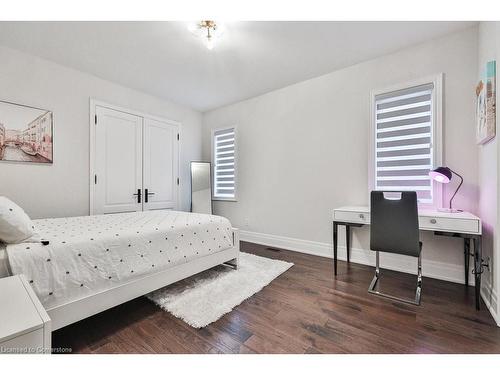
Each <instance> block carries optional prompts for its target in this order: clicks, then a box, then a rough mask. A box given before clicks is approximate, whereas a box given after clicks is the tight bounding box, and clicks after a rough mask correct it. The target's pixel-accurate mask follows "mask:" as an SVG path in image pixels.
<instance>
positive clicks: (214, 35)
mask: <svg viewBox="0 0 500 375" xmlns="http://www.w3.org/2000/svg"><path fill="white" fill-rule="evenodd" d="M188 28H189V31H191V32H193V33H194V34H197V35H198V36H200V37H202V38H203V39H204V40H205V45H206V47H207V48H208V49H209V50H211V49H213V48H214V45H215V41H216V39H218V38H219V37H220V36H221V34H222V31H223V28H222V27H221V25H220V24H217V23H216V22H215V21H211V20H205V21H200V22H197V23H190V24H189V26H188Z"/></svg>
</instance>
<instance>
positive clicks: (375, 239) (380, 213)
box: [368, 191, 422, 305]
mask: <svg viewBox="0 0 500 375" xmlns="http://www.w3.org/2000/svg"><path fill="white" fill-rule="evenodd" d="M370 206H371V210H370V216H371V219H370V221H371V225H370V249H371V250H373V251H375V252H376V269H375V276H374V277H373V280H372V282H371V284H370V287H369V288H368V292H370V293H373V294H376V295H379V296H382V297H386V298H391V299H395V300H397V301H401V302H406V303H411V304H414V305H420V294H421V291H422V242H420V241H419V229H418V209H417V193H416V192H414V191H401V192H392V191H391V192H388V191H387V192H384V191H372V192H371V197H370ZM381 251H382V252H386V253H394V254H401V255H408V256H412V257H416V258H418V271H417V290H416V294H415V300H407V299H403V298H399V297H395V296H392V295H389V294H385V293H383V292H381V291H378V290H375V287H376V285H377V282H378V280H379V277H380V262H379V252H381Z"/></svg>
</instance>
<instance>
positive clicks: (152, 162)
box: [143, 118, 179, 210]
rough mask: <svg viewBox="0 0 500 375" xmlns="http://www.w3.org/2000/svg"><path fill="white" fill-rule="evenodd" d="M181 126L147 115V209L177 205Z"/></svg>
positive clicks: (144, 162)
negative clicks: (179, 134)
mask: <svg viewBox="0 0 500 375" xmlns="http://www.w3.org/2000/svg"><path fill="white" fill-rule="evenodd" d="M178 132H179V126H178V125H177V124H172V123H168V122H163V121H159V120H156V119H151V118H145V119H144V146H143V150H144V153H143V155H144V159H143V165H144V174H143V186H144V210H157V209H177V200H178V181H177V178H178V176H179V140H178Z"/></svg>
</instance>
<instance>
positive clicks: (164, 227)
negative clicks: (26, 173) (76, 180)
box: [6, 210, 232, 309]
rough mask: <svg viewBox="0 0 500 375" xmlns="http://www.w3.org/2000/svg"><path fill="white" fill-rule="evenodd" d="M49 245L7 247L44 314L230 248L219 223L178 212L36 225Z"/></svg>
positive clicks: (225, 226)
mask: <svg viewBox="0 0 500 375" xmlns="http://www.w3.org/2000/svg"><path fill="white" fill-rule="evenodd" d="M34 222H35V226H36V231H37V232H38V233H39V234H40V235H41V238H42V239H44V240H48V241H49V242H50V243H49V244H48V245H43V244H41V243H21V244H15V245H7V246H6V249H7V255H8V261H9V265H10V268H11V271H12V273H13V274H24V275H25V276H26V278H27V279H28V280H29V282H30V283H31V286H32V287H33V289H34V291H35V293H36V294H37V295H38V297H39V298H40V301H41V302H42V304H43V305H44V307H45V308H47V309H50V308H52V307H55V306H58V305H61V304H64V303H66V302H70V301H73V300H76V299H78V298H81V297H84V296H87V295H90V294H94V293H96V292H99V291H102V290H106V289H109V288H112V287H114V286H116V285H118V284H120V283H123V282H125V281H129V280H131V279H134V278H139V277H141V276H143V275H145V274H147V273H151V272H157V271H160V270H164V269H166V268H168V267H172V266H175V265H177V264H180V263H185V262H189V261H190V260H191V259H193V258H196V257H202V256H204V255H208V254H211V253H214V252H217V251H222V250H225V249H227V248H230V247H231V246H232V228H231V224H230V222H229V221H228V220H227V219H226V218H223V217H220V216H214V215H205V214H195V213H187V212H178V211H166V210H162V211H146V212H133V213H124V214H112V215H96V216H82V217H70V218H60V219H43V220H34Z"/></svg>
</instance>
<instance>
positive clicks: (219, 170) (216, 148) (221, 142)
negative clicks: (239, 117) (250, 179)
mask: <svg viewBox="0 0 500 375" xmlns="http://www.w3.org/2000/svg"><path fill="white" fill-rule="evenodd" d="M235 151H236V150H235V131H234V128H228V129H221V130H216V131H214V137H213V161H214V198H219V199H234V198H235V196H236V190H235V189H236V186H235V185H236V184H235V180H236V179H235V176H236V164H235Z"/></svg>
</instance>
